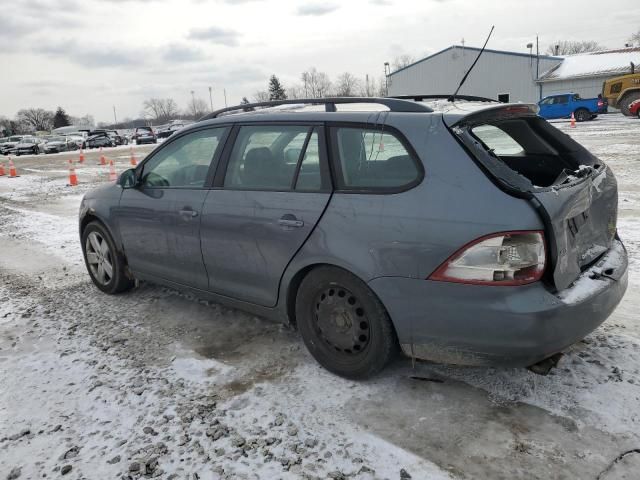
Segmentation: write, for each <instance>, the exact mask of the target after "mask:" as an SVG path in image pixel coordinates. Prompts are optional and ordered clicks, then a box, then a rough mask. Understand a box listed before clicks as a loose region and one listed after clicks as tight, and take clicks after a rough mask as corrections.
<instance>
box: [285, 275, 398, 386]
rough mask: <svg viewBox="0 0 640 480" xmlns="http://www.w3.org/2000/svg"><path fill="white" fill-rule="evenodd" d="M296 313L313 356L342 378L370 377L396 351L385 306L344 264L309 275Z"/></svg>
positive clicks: (303, 286) (394, 337)
mask: <svg viewBox="0 0 640 480" xmlns="http://www.w3.org/2000/svg"><path fill="white" fill-rule="evenodd" d="M295 315H296V317H295V319H296V324H297V326H298V329H299V330H300V334H301V336H302V339H303V340H304V343H305V345H306V346H307V348H308V349H309V352H310V353H311V355H313V357H314V358H315V359H316V360H317V361H318V363H320V365H322V366H323V367H324V368H326V369H327V370H329V371H331V372H333V373H336V374H338V375H341V376H343V377H347V378H368V377H371V376H372V375H375V374H376V373H377V372H379V371H380V370H382V369H383V368H384V366H385V365H387V363H389V362H390V361H391V359H392V358H393V356H394V355H395V353H396V352H397V347H398V340H397V337H396V334H395V331H394V329H393V325H392V324H391V319H390V318H389V315H388V314H387V312H386V310H385V308H384V306H383V305H382V303H380V300H378V298H377V297H376V295H375V294H374V293H373V292H372V291H371V289H370V288H369V287H368V286H367V284H366V283H364V282H363V281H362V280H360V279H359V278H357V277H356V276H355V275H353V274H351V273H350V272H347V271H346V270H343V269H341V268H337V267H332V266H329V265H327V266H321V267H317V268H314V269H313V270H311V271H310V272H309V273H308V274H307V275H306V276H305V277H304V279H303V280H302V282H301V283H300V287H299V288H298V292H297V294H296V307H295Z"/></svg>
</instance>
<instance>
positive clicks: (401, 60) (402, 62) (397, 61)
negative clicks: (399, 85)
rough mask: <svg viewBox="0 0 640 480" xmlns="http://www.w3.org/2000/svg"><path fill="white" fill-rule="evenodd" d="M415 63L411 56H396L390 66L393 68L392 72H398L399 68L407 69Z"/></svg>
mask: <svg viewBox="0 0 640 480" xmlns="http://www.w3.org/2000/svg"><path fill="white" fill-rule="evenodd" d="M415 61H416V59H415V58H413V57H412V56H411V55H407V54H405V55H398V56H397V57H396V58H394V59H393V62H391V66H392V67H393V69H394V70H400V69H401V68H404V67H408V66H409V65H411V64H412V63H414V62H415Z"/></svg>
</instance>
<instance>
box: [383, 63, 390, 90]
mask: <svg viewBox="0 0 640 480" xmlns="http://www.w3.org/2000/svg"><path fill="white" fill-rule="evenodd" d="M389 75H391V67H390V66H389V62H384V90H385V92H386V94H387V97H388V96H389Z"/></svg>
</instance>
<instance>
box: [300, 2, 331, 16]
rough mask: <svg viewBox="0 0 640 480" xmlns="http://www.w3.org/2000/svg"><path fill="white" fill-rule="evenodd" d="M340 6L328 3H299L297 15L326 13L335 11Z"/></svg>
mask: <svg viewBox="0 0 640 480" xmlns="http://www.w3.org/2000/svg"><path fill="white" fill-rule="evenodd" d="M338 8H340V6H339V5H335V4H330V3H310V4H307V5H301V6H299V7H298V10H297V13H298V15H312V16H319V15H326V14H327V13H331V12H335V11H336V10H338Z"/></svg>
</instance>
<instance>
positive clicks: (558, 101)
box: [554, 95, 569, 104]
mask: <svg viewBox="0 0 640 480" xmlns="http://www.w3.org/2000/svg"><path fill="white" fill-rule="evenodd" d="M554 103H555V104H565V103H569V96H568V95H560V96H558V97H556V99H555V101H554Z"/></svg>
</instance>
